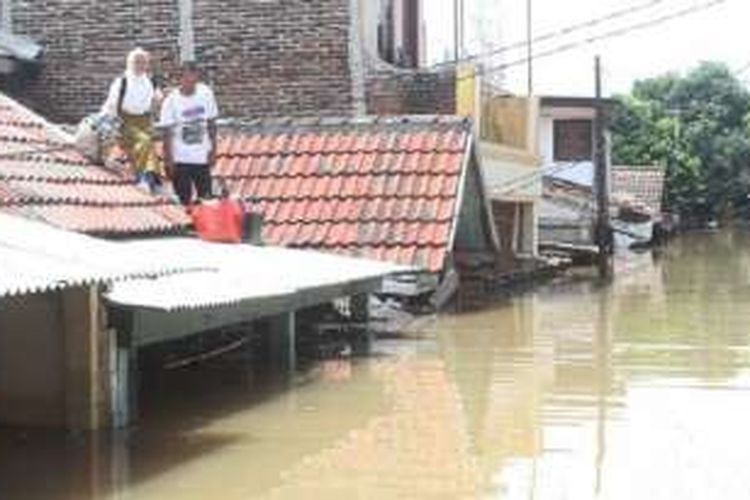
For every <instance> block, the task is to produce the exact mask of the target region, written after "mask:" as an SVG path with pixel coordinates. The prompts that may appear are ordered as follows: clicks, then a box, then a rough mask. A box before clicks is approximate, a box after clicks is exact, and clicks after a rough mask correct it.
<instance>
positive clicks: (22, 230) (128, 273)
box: [0, 213, 201, 297]
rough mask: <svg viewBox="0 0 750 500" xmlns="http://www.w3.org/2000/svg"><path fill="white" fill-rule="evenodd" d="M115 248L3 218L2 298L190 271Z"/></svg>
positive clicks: (0, 232)
mask: <svg viewBox="0 0 750 500" xmlns="http://www.w3.org/2000/svg"><path fill="white" fill-rule="evenodd" d="M200 268H201V266H195V267H193V268H187V267H179V266H176V265H173V264H171V263H169V262H168V261H162V263H161V264H160V263H158V262H156V261H153V260H151V259H149V258H148V256H144V255H142V254H137V253H133V252H131V251H130V249H128V248H127V247H126V246H125V245H123V244H121V243H113V242H108V241H104V240H99V239H96V238H92V237H89V236H84V235H80V234H76V233H72V232H68V231H63V230H60V229H56V228H54V227H51V226H49V225H47V224H44V223H41V222H36V221H31V220H27V219H23V218H20V217H14V216H10V215H6V214H3V213H0V297H5V296H10V295H22V294H27V293H37V292H47V291H53V290H59V289H62V288H66V287H71V286H82V285H87V284H93V283H104V282H109V281H115V280H123V279H129V278H135V277H146V276H156V275H164V274H168V273H170V272H176V271H179V270H187V269H200Z"/></svg>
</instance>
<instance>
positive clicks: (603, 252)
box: [594, 56, 612, 279]
mask: <svg viewBox="0 0 750 500" xmlns="http://www.w3.org/2000/svg"><path fill="white" fill-rule="evenodd" d="M594 72H595V77H596V118H595V120H594V140H595V148H596V151H595V161H594V168H595V184H596V199H597V217H596V219H597V220H596V240H597V241H596V243H597V246H598V248H599V259H598V267H599V275H600V276H601V277H602V278H605V279H606V278H609V277H610V275H611V271H612V269H611V259H610V256H611V252H612V231H611V227H610V221H609V165H608V158H607V139H606V137H605V132H604V130H605V119H606V114H605V110H604V102H603V99H602V71H601V59H600V58H599V56H597V57H596V60H595V70H594Z"/></svg>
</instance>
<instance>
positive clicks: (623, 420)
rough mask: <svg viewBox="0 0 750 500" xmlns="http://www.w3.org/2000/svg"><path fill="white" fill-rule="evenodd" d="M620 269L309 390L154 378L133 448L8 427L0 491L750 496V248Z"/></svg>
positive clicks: (318, 381)
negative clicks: (603, 283)
mask: <svg viewBox="0 0 750 500" xmlns="http://www.w3.org/2000/svg"><path fill="white" fill-rule="evenodd" d="M618 271H619V273H618V278H617V280H616V282H615V283H614V284H613V285H612V286H609V287H598V286H596V285H595V284H592V283H588V282H579V283H567V284H560V285H555V286H551V287H548V288H547V289H545V290H542V291H540V292H538V293H535V294H531V295H527V296H523V297H519V298H516V299H513V300H510V301H508V302H504V303H500V304H498V305H497V307H495V308H493V309H492V310H489V311H486V312H482V313H476V314H467V315H460V316H447V317H441V318H438V319H435V320H434V321H431V322H428V323H427V324H426V325H423V327H422V328H421V335H420V336H419V337H418V338H417V339H416V340H404V341H387V342H381V343H380V344H379V345H378V347H377V350H378V353H379V355H378V356H375V357H373V358H370V359H367V360H360V361H353V360H348V359H343V360H331V361H327V362H324V363H321V364H318V365H316V366H315V367H314V368H313V369H312V370H311V372H310V373H309V375H308V377H307V379H306V382H305V383H303V384H301V385H299V386H298V387H295V388H294V389H293V390H290V389H288V388H286V387H283V386H281V387H274V386H273V385H269V384H268V383H266V382H265V381H262V380H261V381H256V382H255V383H252V384H251V383H250V382H249V381H248V380H247V379H246V377H243V375H242V374H241V373H240V371H238V370H236V367H232V366H227V365H226V364H222V365H217V366H213V367H202V368H201V369H200V370H195V371H188V372H186V373H181V374H180V375H179V376H177V377H174V378H173V379H172V380H166V379H165V380H160V381H159V383H156V381H153V382H152V383H151V384H149V388H148V389H149V390H148V391H147V394H148V395H149V396H150V398H146V400H145V401H144V420H143V422H142V425H141V427H140V428H138V429H135V430H134V431H133V432H132V433H131V434H130V435H128V436H118V437H116V438H108V439H106V440H103V441H89V440H84V439H75V438H73V439H61V438H58V437H54V436H47V437H44V436H42V437H39V436H38V435H36V434H34V435H31V434H19V433H0V436H2V437H1V438H0V450H1V451H2V454H0V496H1V497H2V498H3V499H5V498H24V499H25V498H40V499H57V498H70V499H93V498H127V499H135V500H142V499H171V498H175V499H177V498H179V499H185V498H196V499H198V498H200V499H204V498H222V499H234V498H237V499H239V498H242V499H247V498H273V499H275V498H294V499H296V498H347V499H348V498H377V499H382V498H445V499H453V498H499V499H509V500H515V499H575V500H579V499H580V500H586V499H594V498H602V499H634V498H644V499H645V498H648V499H661V498H664V499H706V498H722V499H746V498H750V481H748V480H746V479H745V478H744V474H743V472H744V466H745V464H747V463H750V446H747V445H746V439H745V427H746V425H747V422H748V421H750V392H748V391H749V390H750V339H749V336H750V328H748V320H750V309H749V308H748V307H747V305H748V304H750V237H748V235H746V234H743V233H717V234H696V235H692V236H689V237H686V238H684V239H683V240H681V241H680V242H678V243H677V244H675V245H674V246H673V247H671V248H669V249H668V250H666V251H665V252H664V253H663V254H661V255H656V256H654V255H651V254H643V255H633V256H629V257H627V258H624V259H622V260H620V261H619V262H618ZM259 387H264V388H266V389H265V390H263V391H259Z"/></svg>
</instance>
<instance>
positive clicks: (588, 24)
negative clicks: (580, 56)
mask: <svg viewBox="0 0 750 500" xmlns="http://www.w3.org/2000/svg"><path fill="white" fill-rule="evenodd" d="M665 1H667V0H650V1H649V2H646V3H641V4H638V5H633V6H631V7H628V8H625V9H620V10H617V11H613V12H610V13H609V14H605V15H603V16H601V17H596V18H593V19H589V20H586V21H582V22H580V23H576V24H571V25H568V26H565V27H563V28H560V29H558V30H554V31H549V32H547V33H545V34H543V35H539V36H538V37H534V38H531V43H533V44H538V43H542V42H546V41H549V40H553V39H556V38H562V37H564V36H568V35H570V34H573V33H575V32H577V31H581V30H585V29H590V28H594V27H596V26H599V25H600V24H604V23H606V22H609V21H614V20H617V19H619V18H622V17H627V16H630V15H632V14H636V13H638V12H641V11H644V10H649V9H652V8H654V7H656V6H658V5H659V4H662V3H664V2H665ZM528 43H529V40H523V41H519V42H514V43H511V44H508V45H502V46H499V47H495V48H491V49H489V50H487V51H485V52H481V53H477V54H472V55H470V56H466V57H463V58H460V59H459V62H472V61H476V60H478V59H483V58H485V57H488V56H493V55H499V54H503V53H505V52H509V51H511V50H515V49H521V48H524V47H526V46H527V45H528ZM455 64H456V61H445V62H442V63H436V64H433V65H431V66H429V67H428V69H437V68H441V67H445V66H452V65H455Z"/></svg>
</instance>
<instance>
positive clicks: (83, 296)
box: [0, 287, 109, 430]
mask: <svg viewBox="0 0 750 500" xmlns="http://www.w3.org/2000/svg"><path fill="white" fill-rule="evenodd" d="M99 307H100V305H99V296H98V292H97V291H96V290H93V289H90V288H86V287H84V288H71V289H68V290H65V291H62V292H53V293H44V294H34V295H25V296H21V297H15V298H4V299H0V423H2V424H12V425H23V426H45V427H57V428H68V429H82V430H88V429H95V428H98V427H102V426H106V425H107V423H108V422H107V418H108V414H109V399H108V396H107V395H108V394H109V390H108V384H109V369H108V361H109V358H108V355H107V353H108V345H107V337H106V333H105V331H104V329H103V328H102V325H103V315H102V311H101V310H100V309H99Z"/></svg>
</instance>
